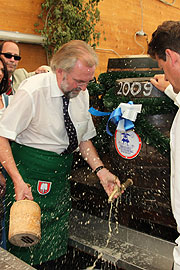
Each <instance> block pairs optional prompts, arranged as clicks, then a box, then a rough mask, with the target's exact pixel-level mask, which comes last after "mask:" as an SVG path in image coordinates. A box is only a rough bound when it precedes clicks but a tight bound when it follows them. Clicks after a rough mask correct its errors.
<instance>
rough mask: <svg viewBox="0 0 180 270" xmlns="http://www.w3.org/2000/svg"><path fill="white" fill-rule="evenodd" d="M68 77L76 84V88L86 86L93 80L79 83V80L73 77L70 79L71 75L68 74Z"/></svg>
mask: <svg viewBox="0 0 180 270" xmlns="http://www.w3.org/2000/svg"><path fill="white" fill-rule="evenodd" d="M68 74H69V75H70V76H71V78H72V79H73V81H75V83H76V84H77V86H80V87H81V86H85V85H86V86H87V85H88V84H89V83H90V82H92V81H93V80H90V81H88V82H81V81H79V80H77V79H74V78H73V77H72V75H71V74H70V73H68Z"/></svg>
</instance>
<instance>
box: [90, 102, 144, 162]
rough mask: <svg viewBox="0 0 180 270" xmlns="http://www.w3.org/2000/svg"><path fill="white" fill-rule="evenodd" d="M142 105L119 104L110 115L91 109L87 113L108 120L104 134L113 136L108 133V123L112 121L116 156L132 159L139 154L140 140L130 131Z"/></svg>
mask: <svg viewBox="0 0 180 270" xmlns="http://www.w3.org/2000/svg"><path fill="white" fill-rule="evenodd" d="M141 109H142V104H133V102H132V101H129V102H128V103H120V105H119V106H118V107H117V108H116V109H115V110H114V111H113V112H111V113H109V112H100V111H98V110H95V109H94V108H93V107H91V108H90V109H89V112H90V113H91V114H92V115H94V116H107V115H109V119H108V121H107V125H106V132H107V133H108V134H109V135H110V136H113V134H112V133H111V132H110V131H109V122H110V121H112V122H113V123H114V124H115V125H116V126H117V127H116V132H115V146H116V150H117V152H118V154H119V155H120V156H122V157H123V158H127V159H132V158H134V157H136V156H137V155H138V154H139V151H140V149H141V139H140V138H139V136H138V135H137V134H136V133H135V132H134V131H133V130H132V129H133V128H134V123H133V122H135V120H136V118H137V114H138V113H140V112H141Z"/></svg>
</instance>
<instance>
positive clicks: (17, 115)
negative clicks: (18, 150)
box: [0, 90, 35, 140]
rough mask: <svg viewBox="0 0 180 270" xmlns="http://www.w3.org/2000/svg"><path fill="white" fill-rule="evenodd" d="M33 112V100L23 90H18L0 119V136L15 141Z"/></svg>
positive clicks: (26, 125) (27, 123)
mask: <svg viewBox="0 0 180 270" xmlns="http://www.w3.org/2000/svg"><path fill="white" fill-rule="evenodd" d="M34 110H35V109H34V104H33V98H32V97H31V96H30V95H29V94H28V93H27V92H26V91H25V90H19V91H18V92H17V93H16V94H15V95H14V97H13V99H12V101H11V104H10V105H9V106H8V107H7V108H6V110H5V111H4V113H3V115H2V117H1V119H0V136H2V137H5V138H8V139H11V140H15V139H16V137H17V135H18V134H20V133H21V132H22V131H23V130H25V129H26V128H27V127H28V125H29V123H30V121H31V119H32V117H33V114H34Z"/></svg>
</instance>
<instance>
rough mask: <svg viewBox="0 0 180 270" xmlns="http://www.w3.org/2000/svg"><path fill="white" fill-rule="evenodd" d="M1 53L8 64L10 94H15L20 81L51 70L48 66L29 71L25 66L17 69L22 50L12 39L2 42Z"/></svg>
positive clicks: (0, 45)
mask: <svg viewBox="0 0 180 270" xmlns="http://www.w3.org/2000/svg"><path fill="white" fill-rule="evenodd" d="M0 55H1V57H2V58H3V60H4V61H5V63H6V65H7V70H8V73H9V78H10V80H11V83H10V89H9V91H8V92H7V94H8V95H10V94H14V93H15V92H16V91H17V89H18V87H19V85H20V83H21V82H22V81H23V80H25V79H26V78H29V77H31V76H33V75H35V74H39V73H43V72H48V71H49V70H50V68H49V67H48V66H41V67H39V68H38V69H36V70H35V71H34V72H27V71H26V70H25V69H24V68H20V69H17V67H18V64H19V61H20V60H21V56H20V50H19V47H18V45H17V43H16V42H14V41H11V40H6V41H3V42H2V43H1V44H0Z"/></svg>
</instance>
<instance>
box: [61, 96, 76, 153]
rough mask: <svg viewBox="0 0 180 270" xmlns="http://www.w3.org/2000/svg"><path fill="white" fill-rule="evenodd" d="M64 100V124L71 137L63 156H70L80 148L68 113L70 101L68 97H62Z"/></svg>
mask: <svg viewBox="0 0 180 270" xmlns="http://www.w3.org/2000/svg"><path fill="white" fill-rule="evenodd" d="M62 99H63V114H64V124H65V128H66V131H67V134H68V137H69V146H68V148H67V149H66V150H65V151H64V152H63V154H70V153H72V152H73V151H74V150H75V149H76V148H77V147H78V140H77V133H76V129H75V127H74V125H73V123H72V121H71V118H70V116H69V113H68V106H69V99H68V98H67V97H66V96H62Z"/></svg>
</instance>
